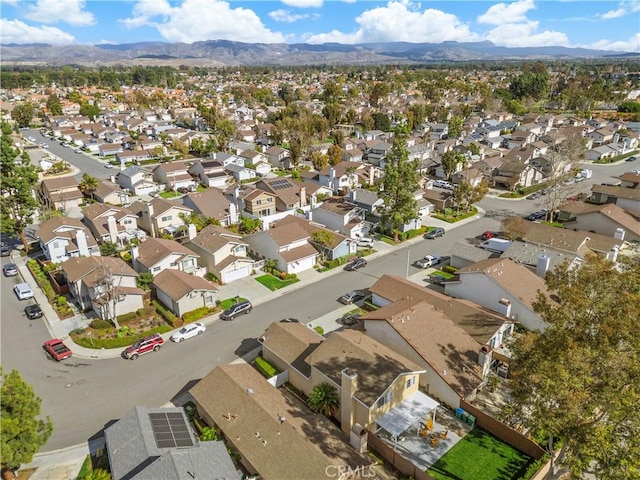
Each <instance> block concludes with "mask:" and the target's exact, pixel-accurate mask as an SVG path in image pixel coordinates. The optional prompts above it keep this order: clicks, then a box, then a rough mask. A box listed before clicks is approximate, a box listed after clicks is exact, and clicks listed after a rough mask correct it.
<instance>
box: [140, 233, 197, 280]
mask: <svg viewBox="0 0 640 480" xmlns="http://www.w3.org/2000/svg"><path fill="white" fill-rule="evenodd" d="M131 263H132V264H133V268H134V269H135V270H136V272H140V273H143V272H151V273H153V274H154V275H157V274H159V273H160V272H162V271H164V270H167V269H170V270H180V271H182V272H185V273H187V274H195V273H197V271H198V254H197V253H195V252H194V251H193V250H190V249H188V248H187V247H185V246H184V245H182V244H181V243H178V242H176V241H175V240H168V239H165V238H148V239H147V240H145V241H144V242H140V245H139V246H138V245H134V244H132V245H131Z"/></svg>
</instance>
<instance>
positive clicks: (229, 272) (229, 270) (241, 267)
mask: <svg viewBox="0 0 640 480" xmlns="http://www.w3.org/2000/svg"><path fill="white" fill-rule="evenodd" d="M252 264H253V262H252V261H250V260H249V261H245V262H242V261H236V262H233V263H232V264H230V265H227V266H226V267H225V268H224V270H222V271H221V272H220V280H222V282H224V283H230V282H233V281H234V280H238V279H239V278H245V277H248V276H249V275H251V265H252Z"/></svg>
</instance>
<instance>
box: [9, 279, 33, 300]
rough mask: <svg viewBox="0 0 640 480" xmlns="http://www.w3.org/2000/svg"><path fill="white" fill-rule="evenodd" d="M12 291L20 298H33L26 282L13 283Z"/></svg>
mask: <svg viewBox="0 0 640 480" xmlns="http://www.w3.org/2000/svg"><path fill="white" fill-rule="evenodd" d="M13 292H14V293H15V294H16V297H18V299H20V300H28V299H29V298H33V291H32V290H31V287H30V286H29V284H28V283H18V284H16V285H14V287H13Z"/></svg>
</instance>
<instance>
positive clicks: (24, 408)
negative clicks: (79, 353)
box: [0, 368, 53, 470]
mask: <svg viewBox="0 0 640 480" xmlns="http://www.w3.org/2000/svg"><path fill="white" fill-rule="evenodd" d="M0 375H1V376H2V404H1V412H2V414H1V420H2V421H1V422H0V438H1V439H2V442H0V448H1V452H2V458H0V462H1V463H2V465H3V467H4V466H6V467H8V468H10V469H12V470H13V469H17V468H19V467H20V465H22V464H23V463H29V462H31V460H32V459H33V456H34V454H36V453H37V452H38V450H40V447H42V446H43V445H44V444H45V443H46V442H47V440H48V439H49V437H50V436H51V432H52V431H53V423H52V422H51V419H50V418H49V417H47V418H46V419H45V420H40V419H38V417H39V415H40V403H41V401H40V398H38V397H37V396H36V395H35V393H34V392H33V387H31V385H29V384H27V383H25V382H24V380H22V377H21V376H20V373H18V371H17V370H12V371H11V373H9V374H8V375H4V374H3V372H2V368H0Z"/></svg>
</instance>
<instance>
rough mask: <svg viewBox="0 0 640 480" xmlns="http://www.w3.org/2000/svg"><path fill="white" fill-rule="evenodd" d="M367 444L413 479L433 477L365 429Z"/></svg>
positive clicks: (422, 479) (419, 479) (429, 478)
mask: <svg viewBox="0 0 640 480" xmlns="http://www.w3.org/2000/svg"><path fill="white" fill-rule="evenodd" d="M367 444H368V445H369V447H371V449H372V450H375V451H376V452H377V453H379V454H380V455H381V456H382V458H384V459H385V460H386V461H388V462H389V463H390V464H391V465H393V466H394V467H395V468H396V469H397V470H398V471H399V472H400V473H402V474H404V475H408V476H410V477H412V478H413V479H414V480H433V477H430V476H429V475H427V473H426V472H425V471H424V470H422V469H420V468H419V467H417V466H416V465H414V464H413V463H411V462H410V461H409V460H407V459H406V458H404V457H403V456H402V454H400V453H399V452H397V451H395V450H394V449H393V447H391V446H390V445H388V444H387V443H385V442H384V440H382V439H381V438H380V437H378V436H377V435H376V434H375V433H373V432H371V431H369V430H367Z"/></svg>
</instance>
